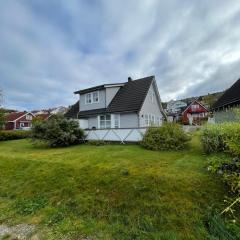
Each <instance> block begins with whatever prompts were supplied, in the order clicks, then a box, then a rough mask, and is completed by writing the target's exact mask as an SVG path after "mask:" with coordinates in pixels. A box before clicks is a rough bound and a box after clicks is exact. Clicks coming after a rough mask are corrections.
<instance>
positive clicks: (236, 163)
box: [201, 122, 240, 218]
mask: <svg viewBox="0 0 240 240" xmlns="http://www.w3.org/2000/svg"><path fill="white" fill-rule="evenodd" d="M201 141H202V144H203V148H204V151H205V152H206V153H212V152H225V154H224V155H221V156H219V155H214V156H211V157H210V158H209V159H208V170H209V171H211V172H213V173H216V174H218V175H219V176H220V177H221V178H222V180H223V182H225V183H226V184H227V185H228V186H229V190H230V192H231V193H232V197H231V198H229V200H225V202H227V204H228V207H227V208H226V209H225V210H224V211H223V213H230V214H231V215H232V216H231V217H233V218H234V211H235V208H236V207H237V205H238V204H239V203H240V123H237V122H234V123H222V124H215V125H208V126H206V127H205V128H204V129H203V131H202V137H201Z"/></svg>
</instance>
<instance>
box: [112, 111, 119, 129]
mask: <svg viewBox="0 0 240 240" xmlns="http://www.w3.org/2000/svg"><path fill="white" fill-rule="evenodd" d="M113 116H114V123H113V127H114V128H120V114H114V115H113Z"/></svg>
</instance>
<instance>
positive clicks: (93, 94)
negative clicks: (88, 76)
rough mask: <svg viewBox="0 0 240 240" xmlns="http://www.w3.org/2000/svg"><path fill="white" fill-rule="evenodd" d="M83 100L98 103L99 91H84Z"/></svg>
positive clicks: (87, 102)
mask: <svg viewBox="0 0 240 240" xmlns="http://www.w3.org/2000/svg"><path fill="white" fill-rule="evenodd" d="M85 102H86V104H91V103H98V102H99V91H96V92H91V93H86V96H85Z"/></svg>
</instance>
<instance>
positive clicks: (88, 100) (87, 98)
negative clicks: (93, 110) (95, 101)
mask: <svg viewBox="0 0 240 240" xmlns="http://www.w3.org/2000/svg"><path fill="white" fill-rule="evenodd" d="M86 103H88V104H90V103H92V94H91V93H87V94H86Z"/></svg>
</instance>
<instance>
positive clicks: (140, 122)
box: [65, 76, 165, 140]
mask: <svg viewBox="0 0 240 240" xmlns="http://www.w3.org/2000/svg"><path fill="white" fill-rule="evenodd" d="M75 94H78V95H79V101H78V103H76V104H74V105H73V106H72V107H71V108H70V110H69V112H67V113H66V115H65V116H66V117H68V118H77V119H79V122H80V127H82V128H83V129H85V130H86V131H88V132H91V133H92V132H93V131H94V132H95V133H97V130H104V131H98V132H101V134H102V135H104V134H106V132H107V131H106V130H110V129H111V130H112V131H109V132H113V130H114V132H115V133H116V130H117V129H125V130H126V129H128V131H126V132H128V133H129V131H133V130H134V129H140V128H146V127H148V126H150V125H161V123H162V121H163V118H164V117H165V113H164V111H163V108H162V105H161V99H160V95H159V92H158V88H157V83H156V80H155V77H154V76H150V77H145V78H141V79H137V80H132V79H131V78H128V81H127V82H124V83H112V84H103V85H99V86H95V87H91V88H87V89H82V90H79V91H76V92H75ZM91 130H92V131H91ZM118 132H119V131H118ZM102 135H101V137H99V138H100V139H101V138H102ZM118 140H120V138H119V139H118Z"/></svg>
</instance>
